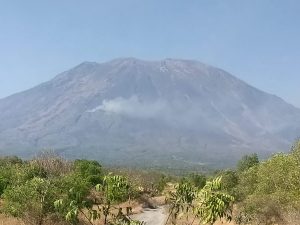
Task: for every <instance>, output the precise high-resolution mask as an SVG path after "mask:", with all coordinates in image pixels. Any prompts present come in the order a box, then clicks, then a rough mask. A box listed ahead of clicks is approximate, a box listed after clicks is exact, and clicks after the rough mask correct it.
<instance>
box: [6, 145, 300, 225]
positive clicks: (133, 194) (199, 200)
mask: <svg viewBox="0 0 300 225" xmlns="http://www.w3.org/2000/svg"><path fill="white" fill-rule="evenodd" d="M0 196H1V198H0V215H1V216H0V222H2V221H4V222H2V224H7V225H10V224H25V225H48V224H49V225H50V224H58V225H64V224H90V225H92V224H93V225H96V224H104V225H108V224H110V225H142V224H146V223H145V221H139V220H136V219H134V216H133V215H134V214H136V213H138V212H135V211H136V209H137V207H139V206H142V207H147V208H156V207H158V205H161V206H162V207H164V208H165V214H166V219H165V221H164V224H178V225H192V224H215V223H219V222H220V221H222V222H224V223H225V224H226V221H231V222H230V223H229V222H228V224H266V225H267V224H295V223H296V222H295V221H298V220H299V219H300V218H299V215H300V142H299V141H298V142H296V143H295V144H294V146H293V147H292V148H291V150H290V152H288V153H277V154H274V155H273V156H271V157H270V158H268V159H266V160H259V158H258V156H257V154H255V153H254V154H249V155H245V156H244V157H242V158H241V159H240V160H239V162H238V163H237V165H236V167H235V168H231V169H224V170H218V171H213V172H209V173H200V172H199V173H195V172H193V173H186V174H185V175H174V174H170V173H166V172H162V171H154V170H141V169H128V168H127V169H125V168H124V169H122V168H105V167H103V166H102V165H101V164H100V163H99V162H97V161H91V160H84V159H78V160H74V161H69V160H66V159H64V158H62V157H60V156H58V155H56V154H54V153H53V152H43V153H40V154H39V155H37V156H36V157H35V158H33V159H31V160H22V159H20V158H18V157H15V156H5V157H4V156H3V157H1V158H0ZM158 197H160V198H161V199H163V200H162V201H161V202H160V203H158V202H157V201H156V200H155V199H157V198H158ZM13 218H15V219H13ZM6 221H7V222H6ZM10 221H11V222H10ZM13 221H17V222H13Z"/></svg>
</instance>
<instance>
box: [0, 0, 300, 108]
mask: <svg viewBox="0 0 300 225" xmlns="http://www.w3.org/2000/svg"><path fill="white" fill-rule="evenodd" d="M123 56H132V57H137V58H142V59H162V58H171V57H173V58H187V59H197V60H200V61H202V62H205V63H208V64H211V65H214V66H218V67H220V68H222V69H225V70H227V71H228V72H230V73H232V74H233V75H235V76H237V77H239V78H241V79H243V80H245V81H247V82H248V83H250V84H252V85H254V86H256V87H258V88H260V89H262V90H264V91H267V92H270V93H273V94H276V95H278V96H280V97H283V98H284V99H285V100H287V101H288V102H291V103H293V104H294V105H296V106H298V107H300V88H299V86H300V72H299V71H300V1H299V0H107V1H102V0H26V1H25V0H19V1H16V0H0V98H1V97H5V96H7V95H10V94H12V93H15V92H18V91H21V90H25V89H27V88H30V87H32V86H34V85H37V84H39V83H41V82H43V81H47V80H49V79H50V78H52V77H54V76H55V75H56V74H58V73H60V72H62V71H64V70H67V69H70V68H71V67H74V66H76V65H77V64H79V63H81V62H82V61H97V62H103V61H107V60H110V59H112V58H116V57H123Z"/></svg>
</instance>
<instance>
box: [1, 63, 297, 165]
mask: <svg viewBox="0 0 300 225" xmlns="http://www.w3.org/2000/svg"><path fill="white" fill-rule="evenodd" d="M0 121H1V123H0V151H1V152H3V153H7V152H8V153H14V154H19V155H22V156H29V155H32V154H34V152H36V151H38V150H41V149H43V148H51V149H55V150H57V151H59V152H61V153H63V154H65V155H66V156H68V157H90V158H96V159H100V160H105V161H106V162H111V163H115V164H132V163H134V164H141V165H145V163H146V164H147V165H150V164H151V165H162V164H164V165H169V164H170V165H174V163H176V164H178V165H179V164H180V165H185V164H189V165H194V164H195V165H197V164H202V163H203V164H208V165H219V166H223V165H228V164H231V163H234V160H235V159H237V158H239V157H240V156H241V155H243V154H245V153H247V152H259V153H261V154H262V155H265V154H269V153H270V152H271V151H277V150H286V149H288V146H289V145H291V144H292V142H293V140H294V139H295V138H296V137H297V136H298V134H299V133H300V129H299V128H300V125H299V124H300V110H299V109H297V108H295V107H293V106H292V105H289V104H287V103H286V102H284V101H283V100H282V99H280V98H278V97H276V96H273V95H270V94H267V93H265V92H262V91H260V90H258V89H256V88H254V87H251V86H249V85H247V84H246V83H245V82H243V81H241V80H239V79H237V78H235V77H233V76H232V75H230V74H228V73H227V72H225V71H223V70H220V69H218V68H215V67H211V66H208V65H205V64H202V63H200V62H197V61H189V60H176V59H166V60H162V61H142V60H138V59H133V58H122V59H116V60H113V61H110V62H107V63H101V64H98V63H90V62H86V63H82V64H80V65H79V66H77V67H75V68H73V69H71V70H69V71H66V72H63V73H62V74H59V75H58V76H56V77H55V78H54V79H53V80H51V81H49V82H46V83H43V84H41V85H39V86H37V87H35V88H32V89H30V90H28V91H25V92H22V93H19V94H16V95H13V96H10V97H8V98H5V99H2V100H0ZM220 162H221V163H220Z"/></svg>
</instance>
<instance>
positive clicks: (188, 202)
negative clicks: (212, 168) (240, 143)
mask: <svg viewBox="0 0 300 225" xmlns="http://www.w3.org/2000/svg"><path fill="white" fill-rule="evenodd" d="M221 179H222V178H221V177H217V178H215V179H214V180H212V181H207V182H206V184H205V186H204V187H203V188H202V189H199V188H197V187H195V186H194V185H193V184H191V182H182V183H180V184H179V185H177V186H176V187H175V192H174V193H171V194H170V195H171V197H170V199H169V200H170V214H169V217H168V219H167V222H166V224H167V223H168V220H169V219H170V218H171V217H172V223H173V224H176V220H177V218H179V217H180V216H181V215H186V216H188V215H189V213H190V212H192V213H193V214H194V217H195V218H199V219H200V221H201V222H203V223H204V224H206V223H209V224H214V223H215V222H216V221H217V220H218V219H221V218H225V219H227V220H231V214H232V203H233V201H234V198H233V197H232V196H231V195H229V194H226V193H225V192H224V191H223V190H222V184H221ZM187 220H188V218H187ZM193 221H194V220H193ZM192 223H193V222H192Z"/></svg>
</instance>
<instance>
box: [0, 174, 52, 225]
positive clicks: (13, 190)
mask: <svg viewBox="0 0 300 225" xmlns="http://www.w3.org/2000/svg"><path fill="white" fill-rule="evenodd" d="M54 196H55V195H54V187H53V186H52V185H51V183H50V182H49V181H47V180H45V179H42V178H33V179H31V180H28V181H26V182H25V183H23V184H20V185H17V186H11V187H9V188H7V189H6V190H5V191H4V194H3V211H4V212H5V213H6V214H8V215H11V216H14V217H17V218H20V219H21V220H23V222H24V223H25V224H32V225H42V224H44V222H45V220H46V218H47V217H48V216H49V215H50V214H52V213H54V207H53V201H54V199H55V197H54Z"/></svg>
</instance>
